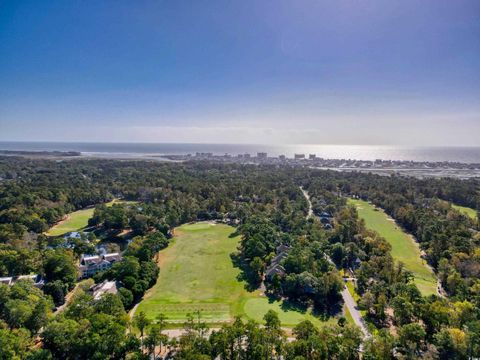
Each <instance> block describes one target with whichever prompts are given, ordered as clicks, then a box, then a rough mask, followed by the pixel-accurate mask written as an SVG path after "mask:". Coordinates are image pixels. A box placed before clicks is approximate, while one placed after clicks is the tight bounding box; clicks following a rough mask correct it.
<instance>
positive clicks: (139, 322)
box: [134, 311, 151, 348]
mask: <svg viewBox="0 0 480 360" xmlns="http://www.w3.org/2000/svg"><path fill="white" fill-rule="evenodd" d="M134 322H135V326H136V327H137V328H138V330H140V341H141V344H142V345H141V346H142V348H143V332H144V330H145V328H146V327H147V326H148V325H150V322H151V321H150V320H149V319H148V318H147V316H146V315H145V313H144V312H143V311H140V313H139V314H138V315H137V316H136V317H135V319H134Z"/></svg>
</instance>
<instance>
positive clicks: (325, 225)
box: [323, 224, 333, 230]
mask: <svg viewBox="0 0 480 360" xmlns="http://www.w3.org/2000/svg"><path fill="white" fill-rule="evenodd" d="M323 228H324V229H325V230H332V229H333V226H332V224H324V225H323Z"/></svg>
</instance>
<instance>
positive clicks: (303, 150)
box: [0, 141, 480, 163]
mask: <svg viewBox="0 0 480 360" xmlns="http://www.w3.org/2000/svg"><path fill="white" fill-rule="evenodd" d="M0 150H27V151H54V150H57V151H79V152H81V153H82V155H85V156H99V157H111V158H115V157H133V158H138V157H143V156H149V155H150V156H151V155H174V154H177V155H185V154H195V152H212V153H214V154H216V155H223V154H226V153H227V154H231V155H237V154H244V153H249V154H252V155H254V154H256V153H257V152H266V153H268V156H275V157H276V156H279V155H286V156H287V157H293V155H294V154H298V153H300V154H306V155H307V154H315V155H317V157H321V158H325V159H356V160H376V159H382V160H411V161H432V162H443V161H449V162H461V163H480V147H402V146H375V145H260V144H259V145H254V144H174V143H159V144H156V143H93V142H91V143H90V142H6V141H1V142H0Z"/></svg>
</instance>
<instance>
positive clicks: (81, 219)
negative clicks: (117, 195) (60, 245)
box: [46, 200, 133, 236]
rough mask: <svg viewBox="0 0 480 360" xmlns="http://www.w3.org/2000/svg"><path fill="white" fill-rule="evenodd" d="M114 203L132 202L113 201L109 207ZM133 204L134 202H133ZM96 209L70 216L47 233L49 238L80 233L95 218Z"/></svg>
mask: <svg viewBox="0 0 480 360" xmlns="http://www.w3.org/2000/svg"><path fill="white" fill-rule="evenodd" d="M114 203H117V204H119V203H131V202H130V201H128V202H127V201H119V200H113V201H110V202H109V203H107V204H106V205H107V206H112V205H113V204H114ZM132 203H133V202H132ZM94 210H95V209H94V208H88V209H82V210H78V211H74V212H72V213H70V214H68V218H67V219H66V220H65V221H62V222H60V223H59V224H58V225H55V226H52V227H51V228H50V230H48V232H47V233H46V235H48V236H61V235H64V234H66V233H69V232H72V231H79V230H81V229H83V228H85V227H87V226H88V220H89V219H90V218H91V217H92V216H93V211H94Z"/></svg>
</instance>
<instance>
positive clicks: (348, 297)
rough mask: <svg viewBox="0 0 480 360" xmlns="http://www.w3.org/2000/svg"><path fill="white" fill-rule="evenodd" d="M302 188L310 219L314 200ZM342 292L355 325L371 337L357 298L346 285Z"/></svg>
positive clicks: (330, 261)
mask: <svg viewBox="0 0 480 360" xmlns="http://www.w3.org/2000/svg"><path fill="white" fill-rule="evenodd" d="M300 190H301V191H302V194H303V196H305V199H306V200H307V202H308V215H307V219H308V218H310V217H312V216H313V209H312V202H311V201H310V195H308V192H307V191H306V190H305V189H303V188H302V187H300ZM324 255H325V257H326V258H327V260H328V262H329V263H331V264H333V265H335V264H334V263H333V261H332V259H330V257H329V256H328V255H327V254H324ZM341 294H342V298H343V301H344V302H345V306H346V307H347V309H348V311H349V312H350V315H351V316H352V319H353V321H354V322H355V325H357V326H358V327H359V328H360V330H361V331H362V333H363V335H364V336H365V337H366V338H369V337H370V336H372V335H371V334H370V332H369V331H368V329H367V327H366V326H365V322H364V321H363V318H362V314H360V311H358V308H357V304H356V303H355V300H354V299H353V297H352V294H350V291H348V289H347V287H346V286H344V287H343V290H342V292H341Z"/></svg>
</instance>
